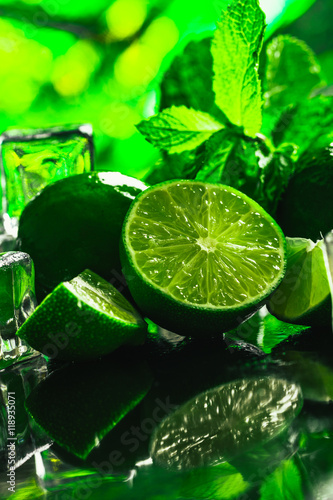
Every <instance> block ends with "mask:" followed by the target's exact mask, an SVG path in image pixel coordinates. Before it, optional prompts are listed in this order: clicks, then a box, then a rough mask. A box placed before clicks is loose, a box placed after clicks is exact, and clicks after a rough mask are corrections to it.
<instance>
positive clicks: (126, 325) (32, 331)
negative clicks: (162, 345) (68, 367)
mask: <svg viewBox="0 0 333 500" xmlns="http://www.w3.org/2000/svg"><path fill="white" fill-rule="evenodd" d="M146 329H147V325H146V323H145V322H144V321H143V319H142V318H141V316H140V315H139V314H138V312H137V311H136V310H135V309H134V307H133V306H132V305H131V304H130V303H129V302H128V301H127V300H126V299H125V297H123V296H122V295H121V293H120V292H119V291H118V290H116V288H114V287H113V286H112V285H111V284H110V283H108V282H107V281H105V280H103V279H102V278H100V277H99V276H97V274H95V273H93V272H92V271H90V270H88V269H87V270H85V271H84V272H83V273H81V274H79V275H78V276H77V277H76V278H74V279H72V280H71V281H68V282H64V283H60V285H58V286H57V287H56V288H55V289H54V291H53V292H52V293H51V294H50V295H48V296H47V297H46V298H45V299H44V300H43V302H42V303H41V304H40V305H39V306H38V307H37V308H36V309H35V311H34V313H33V314H32V315H31V316H30V317H29V318H28V319H27V321H26V322H25V323H23V325H22V326H21V328H20V329H19V330H18V332H17V334H18V335H19V336H20V337H22V338H23V339H25V340H26V341H27V342H28V344H30V345H31V346H32V347H34V349H36V350H37V351H40V352H42V353H43V354H45V355H46V356H48V357H49V358H51V359H53V358H57V359H62V360H81V359H89V358H96V357H99V356H103V355H105V354H108V353H110V352H112V351H114V350H115V349H117V348H118V347H120V346H121V345H123V344H132V345H138V344H142V343H143V342H144V339H145V334H146Z"/></svg>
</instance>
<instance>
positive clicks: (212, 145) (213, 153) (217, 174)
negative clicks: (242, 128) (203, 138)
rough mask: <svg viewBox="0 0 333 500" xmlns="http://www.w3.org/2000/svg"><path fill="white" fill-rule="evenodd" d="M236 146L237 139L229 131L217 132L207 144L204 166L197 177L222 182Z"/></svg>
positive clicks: (207, 180)
mask: <svg viewBox="0 0 333 500" xmlns="http://www.w3.org/2000/svg"><path fill="white" fill-rule="evenodd" d="M234 147H235V141H234V140H233V138H232V137H231V136H230V134H229V133H228V132H227V131H225V130H221V131H219V132H216V133H215V134H214V135H213V136H212V137H211V138H210V139H209V140H208V141H207V143H206V144H205V152H204V161H203V166H202V168H201V169H200V170H199V172H198V173H197V175H196V177H195V178H196V179H197V180H199V181H205V182H213V183H217V182H222V176H223V171H224V168H225V166H226V163H227V161H228V158H229V156H230V155H231V152H232V150H233V148H234Z"/></svg>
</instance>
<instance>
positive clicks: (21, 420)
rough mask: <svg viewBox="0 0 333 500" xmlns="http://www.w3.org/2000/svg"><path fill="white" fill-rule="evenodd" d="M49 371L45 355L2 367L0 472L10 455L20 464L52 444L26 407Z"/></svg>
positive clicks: (5, 470) (0, 382) (5, 467)
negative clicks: (27, 400)
mask: <svg viewBox="0 0 333 500" xmlns="http://www.w3.org/2000/svg"><path fill="white" fill-rule="evenodd" d="M46 375H47V364H46V361H45V359H44V358H43V357H42V356H36V357H35V358H32V359H30V360H27V361H26V362H25V363H19V364H17V365H14V366H10V367H9V368H6V369H3V370H1V371H0V408H1V411H0V473H4V472H7V471H8V465H9V464H8V460H9V458H10V459H11V465H13V462H15V466H16V467H19V466H21V465H22V464H23V463H24V462H26V461H28V460H29V458H30V457H31V456H32V455H33V454H34V453H35V452H36V450H40V449H45V448H46V447H48V446H50V444H51V443H50V438H49V437H47V436H46V435H45V433H43V432H42V431H41V430H40V429H39V428H38V426H37V424H36V423H35V422H34V421H33V419H30V417H29V415H28V412H27V410H26V409H25V400H26V398H27V397H28V396H29V394H30V393H31V391H32V390H33V389H34V388H35V387H36V386H37V385H38V384H39V382H41V381H42V380H43V379H44V378H45V377H46ZM14 411H15V413H14ZM9 415H11V420H10V418H9ZM13 415H15V416H16V418H15V420H14V419H13ZM9 423H11V425H9ZM10 451H12V453H11V454H10ZM0 495H1V493H0ZM1 498H2V497H1Z"/></svg>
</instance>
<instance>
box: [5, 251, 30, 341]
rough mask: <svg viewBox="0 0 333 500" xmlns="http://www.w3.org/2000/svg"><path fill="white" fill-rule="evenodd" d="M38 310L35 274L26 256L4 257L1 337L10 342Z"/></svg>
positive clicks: (6, 254)
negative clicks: (36, 309)
mask: <svg viewBox="0 0 333 500" xmlns="http://www.w3.org/2000/svg"><path fill="white" fill-rule="evenodd" d="M35 307H36V297H35V271H34V265H33V262H32V260H31V258H30V256H29V255H28V254H26V253H23V252H5V253H1V254H0V334H1V338H2V339H4V340H8V339H10V338H13V337H15V333H16V331H17V330H18V328H19V327H20V326H21V325H22V324H23V323H24V321H25V320H26V319H27V318H28V316H30V314H32V312H33V311H34V309H35Z"/></svg>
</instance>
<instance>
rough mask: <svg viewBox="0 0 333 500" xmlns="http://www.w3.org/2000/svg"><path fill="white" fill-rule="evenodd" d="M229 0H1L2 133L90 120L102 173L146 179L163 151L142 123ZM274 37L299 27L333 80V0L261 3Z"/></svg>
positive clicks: (298, 31) (297, 32) (298, 32)
mask: <svg viewBox="0 0 333 500" xmlns="http://www.w3.org/2000/svg"><path fill="white" fill-rule="evenodd" d="M226 3H228V2H227V0H114V1H112V0H93V1H91V0H0V16H1V17H0V131H1V132H2V131H4V130H6V129H7V128H31V127H32V128H35V127H48V126H52V125H61V124H69V123H84V122H90V123H92V125H93V127H94V134H95V144H96V163H95V168H96V169H98V170H119V171H121V172H122V173H127V174H129V175H135V176H137V177H141V178H142V177H144V175H145V173H146V172H147V171H148V170H149V168H150V167H151V166H152V164H153V163H154V162H155V161H156V159H157V158H158V152H157V151H156V150H155V149H154V148H153V147H152V146H150V145H149V144H148V143H147V142H146V141H145V140H144V139H143V137H142V136H141V135H140V134H139V133H138V132H137V131H136V129H135V124H136V123H138V122H139V121H140V120H141V119H142V117H147V116H150V115H151V114H153V113H154V111H155V109H156V107H157V106H158V98H159V95H158V83H159V81H160V79H161V77H162V75H163V73H164V72H165V71H167V68H168V64H169V63H170V61H171V60H172V57H173V56H174V54H175V53H177V52H179V51H180V50H181V49H182V47H183V46H184V44H185V43H186V41H187V40H188V39H189V38H191V37H194V36H198V34H200V33H202V32H207V31H212V30H213V29H214V26H215V23H216V21H217V20H218V18H219V14H220V11H221V8H222V7H223V6H224V5H225V4H226ZM260 3H261V6H262V8H263V10H264V11H265V12H266V15H267V23H268V30H267V36H266V38H267V39H268V38H270V37H271V36H272V35H273V34H275V33H278V32H279V33H281V32H284V33H287V32H288V33H291V34H294V35H295V36H297V37H299V38H301V39H304V40H305V41H306V42H307V43H308V44H309V45H310V46H311V47H312V48H313V49H314V50H315V51H316V52H317V54H318V55H319V59H320V61H321V63H322V65H323V68H324V71H325V73H326V77H327V81H328V83H333V67H332V66H333V65H332V61H333V40H331V38H330V36H329V35H330V33H329V29H330V19H332V14H333V0H321V1H320V0H317V1H315V0H261V2H260Z"/></svg>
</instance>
